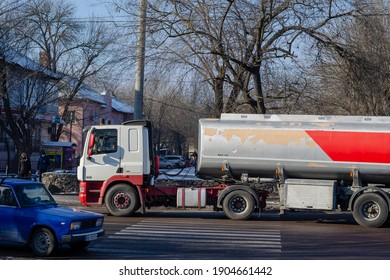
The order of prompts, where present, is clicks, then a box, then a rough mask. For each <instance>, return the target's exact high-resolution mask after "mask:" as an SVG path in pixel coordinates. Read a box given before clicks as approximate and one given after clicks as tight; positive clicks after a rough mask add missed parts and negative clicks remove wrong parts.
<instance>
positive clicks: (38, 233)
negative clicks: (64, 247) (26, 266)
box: [30, 228, 56, 257]
mask: <svg viewBox="0 0 390 280" xmlns="http://www.w3.org/2000/svg"><path fill="white" fill-rule="evenodd" d="M55 247H56V240H55V238H54V236H53V233H52V232H51V231H50V230H49V229H47V228H40V229H37V230H35V231H34V232H33V234H32V236H31V240H30V248H31V249H32V251H33V252H34V254H35V255H37V256H40V257H47V256H49V255H51V254H52V253H53V252H54V249H55Z"/></svg>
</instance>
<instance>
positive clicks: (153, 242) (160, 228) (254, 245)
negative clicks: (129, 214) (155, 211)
mask: <svg viewBox="0 0 390 280" xmlns="http://www.w3.org/2000/svg"><path fill="white" fill-rule="evenodd" d="M160 223H161V221H159V220H158V219H156V220H146V221H141V222H139V223H137V224H133V225H131V226H128V227H126V228H123V229H121V230H120V231H118V232H115V233H113V234H110V235H109V236H108V238H107V239H104V240H102V241H101V242H100V243H98V244H96V245H95V246H93V250H94V251H96V252H101V253H104V252H106V251H110V252H113V251H115V254H120V255H132V256H133V257H134V256H137V255H139V256H140V257H142V256H143V257H145V256H155V252H156V250H158V248H156V247H159V246H160V244H161V247H163V246H166V245H167V244H168V243H169V244H178V245H177V246H183V245H186V244H191V243H195V244H196V247H195V249H198V248H201V247H202V246H203V248H205V249H210V250H216V249H218V250H221V248H225V249H226V250H230V249H231V250H234V249H237V248H247V249H248V250H251V251H252V252H253V250H255V251H258V254H261V253H262V252H264V253H276V254H277V253H280V252H281V250H282V245H281V236H280V230H279V229H277V228H258V227H249V228H247V227H246V228H242V229H241V228H237V226H236V225H235V224H232V225H231V226H229V225H226V224H225V225H216V224H212V223H210V224H204V223H199V224H195V225H194V224H193V223H192V222H191V224H188V222H186V221H172V222H167V223H165V222H164V224H163V225H162V224H160ZM127 244H128V245H127ZM172 248H173V250H174V247H172ZM166 254H168V253H166Z"/></svg>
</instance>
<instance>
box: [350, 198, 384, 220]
mask: <svg viewBox="0 0 390 280" xmlns="http://www.w3.org/2000/svg"><path fill="white" fill-rule="evenodd" d="M388 215H389V206H388V205H387V203H386V201H385V199H384V198H383V197H381V196H380V195H378V194H375V193H364V194H362V195H360V196H359V197H358V198H357V199H356V201H355V203H354V207H353V218H354V219H355V221H356V222H357V223H358V224H359V225H361V226H364V227H380V226H382V225H383V224H384V223H385V222H386V221H387V217H388Z"/></svg>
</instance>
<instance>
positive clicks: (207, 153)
mask: <svg viewBox="0 0 390 280" xmlns="http://www.w3.org/2000/svg"><path fill="white" fill-rule="evenodd" d="M198 145H199V146H198V164H197V168H198V170H197V171H198V176H199V177H201V178H210V177H221V176H222V175H224V173H223V171H222V170H221V167H222V165H223V163H224V162H225V161H226V162H227V163H228V164H229V166H230V170H231V173H232V175H233V177H235V178H236V179H239V178H240V177H241V175H242V174H243V173H247V174H248V176H249V177H260V178H273V177H274V176H275V170H276V169H277V167H278V164H280V165H281V166H282V167H283V171H284V175H285V176H286V177H287V178H304V179H329V180H346V181H351V180H352V179H351V177H350V172H351V171H352V169H353V168H358V171H359V176H360V179H361V180H362V181H363V182H364V183H380V184H386V183H390V117H368V116H309V115H250V114H222V115H221V118H220V119H201V120H199V140H198Z"/></svg>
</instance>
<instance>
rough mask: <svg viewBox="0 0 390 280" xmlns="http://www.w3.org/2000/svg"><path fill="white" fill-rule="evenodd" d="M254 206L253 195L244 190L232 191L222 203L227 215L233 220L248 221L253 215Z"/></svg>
mask: <svg viewBox="0 0 390 280" xmlns="http://www.w3.org/2000/svg"><path fill="white" fill-rule="evenodd" d="M254 206H255V202H254V199H253V197H252V195H250V194H249V193H248V192H246V191H242V190H238V191H232V192H231V193H229V194H228V195H227V196H226V197H225V199H224V200H223V203H222V207H223V211H224V213H225V215H226V216H227V217H228V218H229V219H232V220H246V219H248V218H249V217H250V215H252V213H253V209H254Z"/></svg>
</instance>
